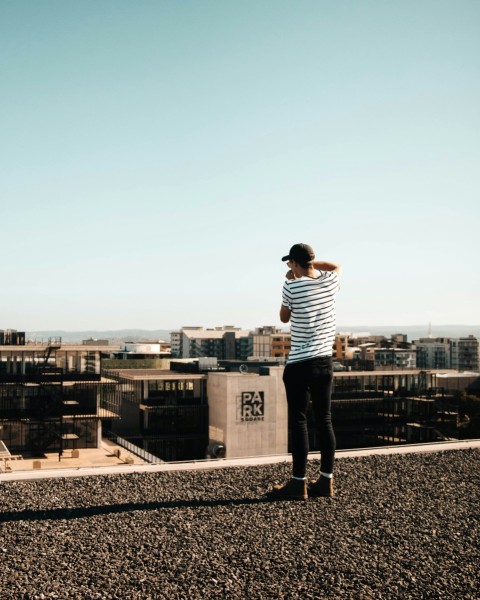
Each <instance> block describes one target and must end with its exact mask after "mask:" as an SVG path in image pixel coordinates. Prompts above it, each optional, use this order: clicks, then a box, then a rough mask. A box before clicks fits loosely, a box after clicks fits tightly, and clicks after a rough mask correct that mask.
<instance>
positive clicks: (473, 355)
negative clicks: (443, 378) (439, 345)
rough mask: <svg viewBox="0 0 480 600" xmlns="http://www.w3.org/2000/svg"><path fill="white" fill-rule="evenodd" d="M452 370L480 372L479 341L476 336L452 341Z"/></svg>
mask: <svg viewBox="0 0 480 600" xmlns="http://www.w3.org/2000/svg"><path fill="white" fill-rule="evenodd" d="M450 357H451V358H450V360H451V367H452V369H458V370H459V371H478V370H479V340H478V338H476V337H475V336H474V335H469V336H468V337H461V338H456V339H451V340H450Z"/></svg>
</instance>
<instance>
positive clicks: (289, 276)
mask: <svg viewBox="0 0 480 600" xmlns="http://www.w3.org/2000/svg"><path fill="white" fill-rule="evenodd" d="M285 277H286V278H287V279H295V274H294V272H293V271H292V269H290V271H287V274H286V275H285Z"/></svg>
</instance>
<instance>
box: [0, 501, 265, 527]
mask: <svg viewBox="0 0 480 600" xmlns="http://www.w3.org/2000/svg"><path fill="white" fill-rule="evenodd" d="M266 502H271V500H270V499H269V498H267V497H262V498H236V499H235V498H232V499H229V500H228V499H227V500H225V499H224V500H171V501H163V502H162V501H156V502H125V503H122V504H104V505H102V506H81V507H77V508H47V509H30V508H27V509H24V510H18V511H7V512H0V523H2V522H3V523H5V522H9V521H47V520H60V519H81V518H83V517H93V516H96V515H109V514H115V513H122V512H132V511H135V510H162V509H171V508H202V507H212V508H213V507H215V506H241V505H249V504H250V505H253V504H263V503H266Z"/></svg>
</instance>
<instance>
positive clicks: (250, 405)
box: [207, 367, 288, 458]
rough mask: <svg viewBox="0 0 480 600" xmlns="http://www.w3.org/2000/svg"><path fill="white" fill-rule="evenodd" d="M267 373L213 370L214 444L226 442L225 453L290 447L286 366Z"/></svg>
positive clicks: (210, 379) (211, 434)
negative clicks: (215, 371)
mask: <svg viewBox="0 0 480 600" xmlns="http://www.w3.org/2000/svg"><path fill="white" fill-rule="evenodd" d="M267 371H268V372H267V373H265V374H264V375H256V374H249V373H246V374H241V373H209V375H208V383H207V394H208V404H209V408H210V419H209V441H210V444H215V443H218V444H222V445H223V446H224V447H225V456H226V457H227V458H234V457H240V456H261V455H268V454H282V453H285V452H287V448H288V411H287V400H286V396H285V388H284V385H283V381H282V374H283V368H282V367H270V368H268V370H267Z"/></svg>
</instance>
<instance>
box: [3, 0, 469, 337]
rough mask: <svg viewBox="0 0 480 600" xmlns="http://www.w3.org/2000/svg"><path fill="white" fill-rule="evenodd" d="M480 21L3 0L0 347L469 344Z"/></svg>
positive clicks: (256, 0)
mask: <svg viewBox="0 0 480 600" xmlns="http://www.w3.org/2000/svg"><path fill="white" fill-rule="evenodd" d="M479 31H480V3H479V2H478V0H471V1H469V0H456V1H455V2H453V1H451V0H449V1H444V0H426V1H422V0H413V1H412V0H402V1H401V2H395V1H393V0H391V1H389V0H382V1H381V0H377V1H368V0H362V1H360V0H355V1H353V0H345V1H342V2H331V1H326V0H325V1H324V0H315V1H313V0H312V1H307V0H296V1H288V2H287V1H283V0H244V1H242V2H239V1H234V0H222V1H218V0H215V1H209V0H205V1H187V0H182V1H177V0H171V1H166V0H164V1H162V0H129V1H127V0H82V1H78V2H74V1H70V2H67V1H65V0H58V1H52V0H42V1H39V0H0V78H1V86H2V93H1V111H0V139H1V144H0V159H1V162H0V164H1V167H2V176H1V178H0V196H1V221H0V223H1V227H0V232H1V233H0V235H1V238H0V239H1V242H2V243H1V247H2V259H1V261H0V281H1V296H0V328H7V327H12V328H16V329H19V330H29V331H32V330H42V329H69V330H82V329H112V328H148V329H153V328H165V329H167V328H176V327H179V326H182V325H205V326H216V325H223V324H235V325H238V326H242V327H248V328H249V327H254V326H256V325H263V324H278V325H280V322H279V319H278V309H279V306H280V299H281V288H282V284H283V278H284V273H285V268H284V267H285V266H284V264H283V263H282V262H281V261H280V258H281V256H282V255H283V254H286V253H287V251H288V249H289V247H290V246H291V245H292V244H293V243H296V242H300V241H303V242H307V243H309V244H311V245H312V246H313V247H314V249H315V250H316V253H317V257H318V258H321V259H326V260H332V261H334V262H340V263H342V265H343V281H342V289H341V292H340V295H339V299H338V323H339V325H365V324H370V325H388V324H392V325H394V324H395V325H402V324H405V325H407V324H422V323H425V324H427V323H428V322H429V321H431V322H432V324H440V323H443V324H446V323H449V324H452V323H470V324H478V323H480V277H479V266H478V265H479V256H480V235H479V233H478V230H479V216H480V202H479V200H480V197H479V191H480V160H479V159H480V138H479V131H480V127H479V126H480V36H479V33H478V32H479Z"/></svg>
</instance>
